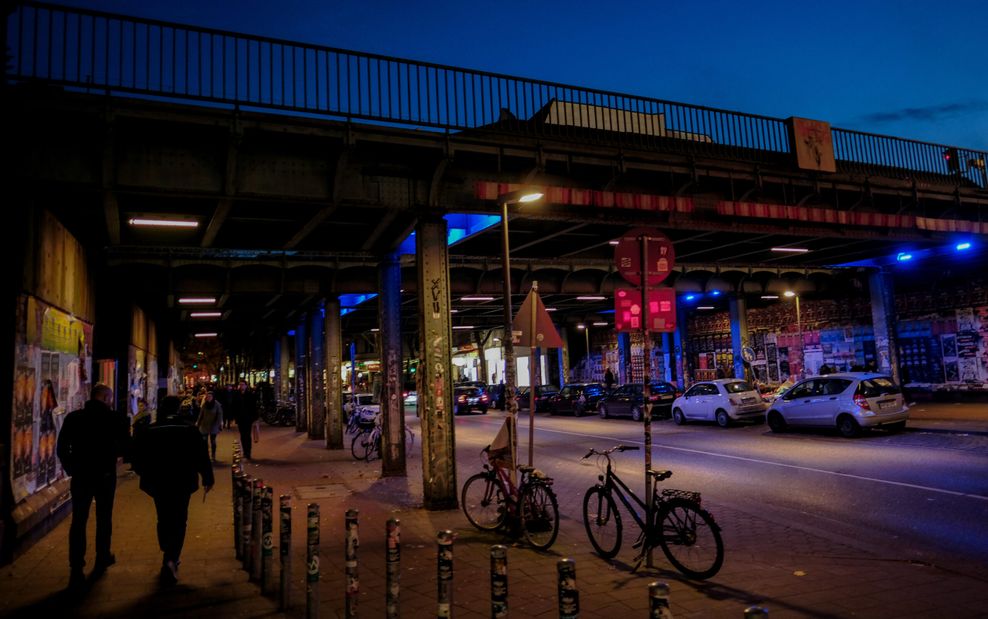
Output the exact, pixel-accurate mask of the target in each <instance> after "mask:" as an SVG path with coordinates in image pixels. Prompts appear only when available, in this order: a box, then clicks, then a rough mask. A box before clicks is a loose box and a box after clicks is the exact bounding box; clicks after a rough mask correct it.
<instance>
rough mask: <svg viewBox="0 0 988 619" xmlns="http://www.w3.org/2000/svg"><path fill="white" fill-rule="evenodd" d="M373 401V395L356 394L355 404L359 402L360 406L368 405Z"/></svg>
mask: <svg viewBox="0 0 988 619" xmlns="http://www.w3.org/2000/svg"><path fill="white" fill-rule="evenodd" d="M373 403H374V396H372V395H370V394H368V395H358V396H357V404H359V405H360V406H370V405H371V404H373Z"/></svg>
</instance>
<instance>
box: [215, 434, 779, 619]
mask: <svg viewBox="0 0 988 619" xmlns="http://www.w3.org/2000/svg"><path fill="white" fill-rule="evenodd" d="M233 462H234V464H233V467H232V471H231V475H232V481H233V525H234V526H233V529H234V537H233V541H234V548H235V551H236V557H237V559H238V560H240V561H241V564H242V566H243V569H244V571H246V572H247V573H248V575H249V577H250V580H251V581H253V582H257V583H258V584H259V585H260V587H261V592H262V593H263V594H265V595H272V594H274V593H275V591H276V589H277V593H278V598H279V605H280V608H281V610H288V609H289V606H290V604H289V601H290V598H291V572H292V570H291V554H292V553H291V541H292V503H291V498H290V497H289V496H287V495H281V497H280V501H279V510H278V512H279V516H280V518H279V520H280V536H279V543H280V546H279V553H278V556H279V558H280V568H281V569H280V586H278V587H276V586H275V575H274V532H273V514H272V510H273V497H274V491H273V489H272V488H271V487H270V486H266V485H265V484H264V481H263V480H261V479H257V478H254V477H251V476H250V475H248V474H247V473H245V472H244V470H243V466H242V464H241V460H240V448H239V446H238V445H235V446H234V460H233ZM358 515H359V514H358V511H357V510H356V509H348V510H347V511H346V516H345V544H344V567H345V571H346V591H345V598H344V602H345V614H344V616H345V617H347V618H348V619H355V618H356V617H357V602H358V599H359V596H360V577H359V571H358V558H357V554H358V550H359V547H360V536H359V523H358ZM385 533H386V535H387V551H386V577H387V583H386V595H387V600H386V606H385V615H386V617H387V618H388V619H397V617H399V616H400V593H401V583H400V580H401V578H400V576H401V567H400V563H401V525H400V522H399V521H398V520H397V519H395V518H391V519H389V520H388V522H387V526H386V529H385ZM455 539H456V536H455V534H454V533H453V532H452V531H449V530H446V531H439V532H438V533H437V535H436V544H437V548H436V600H437V606H436V616H437V617H438V618H439V619H444V618H448V617H452V614H453V573H454V572H453V544H454V541H455ZM556 571H557V600H558V612H559V618H560V619H578V618H579V616H580V592H579V589H578V588H577V580H576V562H575V561H573V560H572V559H560V560H559V561H558V562H557V564H556ZM319 579H320V570H319V505H317V504H315V503H310V504H309V505H308V506H307V512H306V575H305V606H306V608H305V616H306V617H307V618H308V619H316V618H317V617H318V616H319ZM490 587H491V593H490V596H491V598H490V599H491V606H490V613H491V617H492V618H493V619H504V618H506V617H507V616H508V555H507V548H506V547H505V546H501V545H495V546H491V549H490ZM648 597H649V606H648V608H649V615H648V616H649V618H650V619H672V610H671V609H670V605H669V585H667V584H666V583H664V582H653V583H651V584H650V585H649V587H648ZM744 617H745V619H759V618H761V619H767V617H768V610H766V609H765V608H762V607H758V606H752V607H750V608H747V609H745V611H744Z"/></svg>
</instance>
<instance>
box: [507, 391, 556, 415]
mask: <svg viewBox="0 0 988 619" xmlns="http://www.w3.org/2000/svg"><path fill="white" fill-rule="evenodd" d="M530 391H531V387H522V388H521V389H519V390H518V395H517V396H515V397H516V398H517V399H518V408H519V409H522V408H523V409H525V410H528V407H529V404H530V403H531V399H532V398H531V395H530ZM557 393H559V389H558V388H556V386H555V385H539V386H537V387H536V388H535V412H537V413H544V412H546V411H547V410H549V402H550V401H551V400H552V398H553V396H555V395H556V394H557Z"/></svg>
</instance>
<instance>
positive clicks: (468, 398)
mask: <svg viewBox="0 0 988 619" xmlns="http://www.w3.org/2000/svg"><path fill="white" fill-rule="evenodd" d="M489 405H490V398H489V397H488V396H487V394H486V393H484V390H483V389H481V388H480V387H469V386H464V385H460V386H458V387H455V388H454V389H453V414H454V415H462V414H463V413H469V412H471V411H477V412H479V413H482V414H485V415H486V414H487V407H488V406H489Z"/></svg>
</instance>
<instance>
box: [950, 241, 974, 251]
mask: <svg viewBox="0 0 988 619" xmlns="http://www.w3.org/2000/svg"><path fill="white" fill-rule="evenodd" d="M954 249H956V250H957V251H964V250H967V249H971V244H970V243H968V242H967V241H965V242H963V243H958V244H957V245H956V246H955V247H954Z"/></svg>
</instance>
